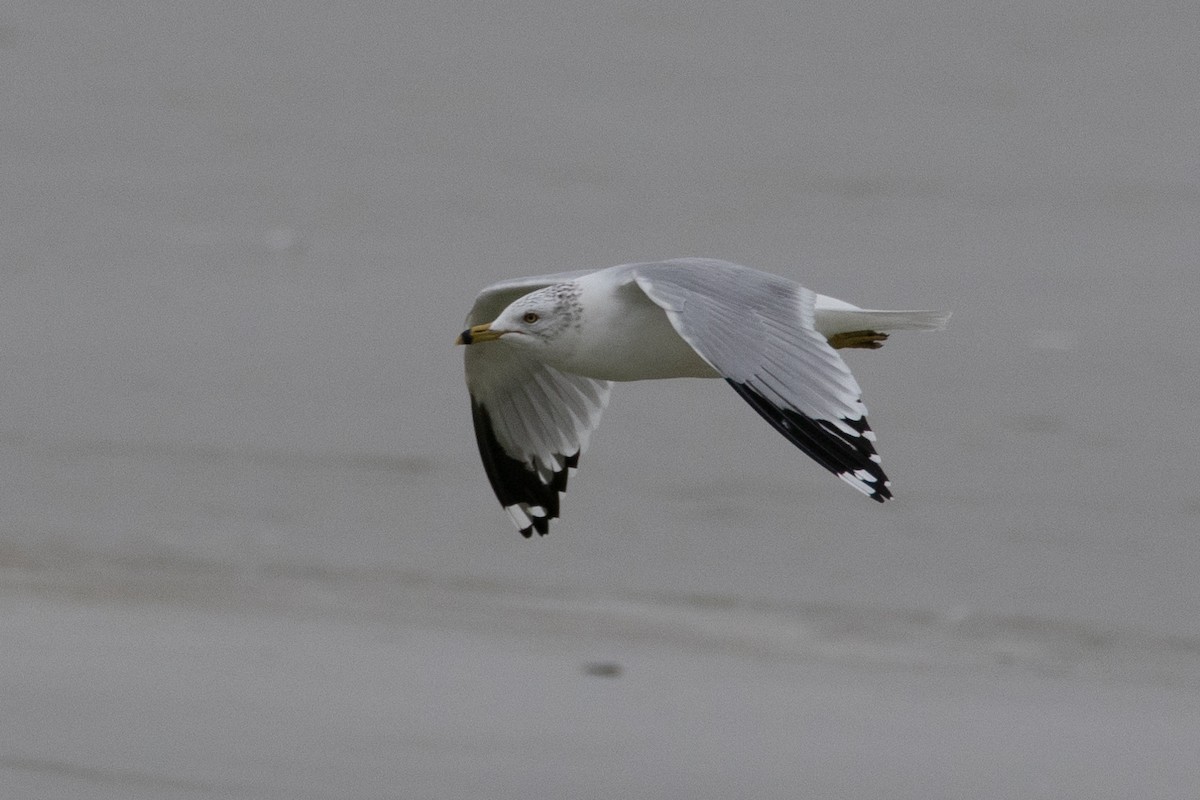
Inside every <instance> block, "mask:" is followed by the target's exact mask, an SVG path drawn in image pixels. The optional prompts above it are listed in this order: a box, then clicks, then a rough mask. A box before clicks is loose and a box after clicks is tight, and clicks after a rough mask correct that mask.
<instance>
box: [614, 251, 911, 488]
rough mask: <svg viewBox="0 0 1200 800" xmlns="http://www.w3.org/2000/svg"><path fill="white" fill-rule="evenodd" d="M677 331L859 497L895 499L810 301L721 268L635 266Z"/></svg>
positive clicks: (772, 281)
mask: <svg viewBox="0 0 1200 800" xmlns="http://www.w3.org/2000/svg"><path fill="white" fill-rule="evenodd" d="M633 276H634V280H635V281H636V282H637V285H638V286H639V287H640V288H641V289H642V291H643V292H645V293H646V296H647V297H649V298H650V299H651V300H652V301H653V302H654V303H655V304H657V305H658V306H659V307H661V308H662V309H663V310H664V311H665V312H666V314H667V317H668V319H670V321H671V324H672V325H673V326H674V328H675V330H676V331H677V332H678V333H679V335H680V336H681V337H683V339H684V341H686V342H687V343H688V344H690V345H691V346H692V347H693V348H694V349H695V350H696V352H697V353H699V354H700V355H701V356H702V357H703V358H704V359H705V360H706V361H708V363H709V364H711V365H712V367H713V369H715V370H717V371H718V372H719V373H721V375H722V376H723V377H724V378H725V380H726V381H728V383H729V384H730V385H731V386H732V387H733V388H734V390H735V391H737V393H738V394H739V395H741V397H742V398H743V399H744V400H745V401H746V402H747V403H749V404H750V406H751V407H752V408H753V409H754V410H755V411H757V412H758V413H759V414H760V415H761V416H762V417H763V418H764V419H766V420H767V422H769V423H771V425H772V427H774V428H775V430H777V431H779V432H780V433H781V434H783V435H784V437H786V438H787V440H788V441H790V442H791V443H792V444H794V445H796V446H797V447H799V448H800V449H801V450H803V451H804V452H805V453H807V454H808V455H809V456H811V457H812V458H813V459H814V460H816V462H817V463H818V464H820V465H821V466H823V467H825V468H826V469H828V470H830V471H831V472H833V473H834V474H836V475H837V476H838V477H839V478H841V479H842V480H844V481H846V482H847V483H849V484H850V485H851V486H853V487H854V488H855V489H858V490H859V491H860V492H862V493H863V494H866V495H868V496H869V497H871V498H872V499H874V500H878V501H880V502H883V501H884V500H886V499H888V498H889V497H891V496H892V493H891V489H890V488H889V482H888V479H887V476H886V475H885V474H884V472H883V469H882V467H881V466H880V459H879V456H878V454H877V453H876V452H875V434H874V433H873V432H872V431H871V428H870V426H869V425H868V424H867V417H866V414H867V409H866V406H864V405H863V402H862V390H861V389H859V386H858V382H857V381H856V380H854V376H853V375H852V374H850V368H849V367H847V366H846V363H845V362H844V361H843V360H842V358H841V356H840V355H838V353H837V351H836V350H834V349H833V348H832V347H830V345H829V343H828V342H827V341H826V339H825V337H824V336H823V335H821V334H820V333H818V332H817V331H816V330H815V329H814V327H813V313H814V303H815V299H816V294H815V293H814V292H812V291H810V290H808V289H805V288H804V287H802V286H799V285H797V284H795V283H793V282H792V281H789V280H786V279H784V278H780V277H778V276H776V275H770V274H768V273H764V272H758V271H757V270H751V269H750V268H748V267H742V266H738V265H735V264H729V263H727V262H721V261H708V260H700V259H681V260H679V261H673V262H661V263H658V264H644V265H638V266H637V267H635V268H634V270H633Z"/></svg>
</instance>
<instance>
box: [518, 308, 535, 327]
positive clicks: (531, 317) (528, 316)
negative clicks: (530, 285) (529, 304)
mask: <svg viewBox="0 0 1200 800" xmlns="http://www.w3.org/2000/svg"><path fill="white" fill-rule="evenodd" d="M521 319H523V320H525V324H526V325H532V324H533V323H535V322H537V321H538V315H537V314H535V313H534V312H532V311H526V312H525V316H523V317H521Z"/></svg>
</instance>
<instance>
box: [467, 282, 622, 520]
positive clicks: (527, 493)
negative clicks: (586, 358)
mask: <svg viewBox="0 0 1200 800" xmlns="http://www.w3.org/2000/svg"><path fill="white" fill-rule="evenodd" d="M585 274H587V273H586V272H567V273H559V274H556V275H543V276H540V277H536V278H518V279H516V280H510V281H504V282H502V283H497V284H495V285H493V286H489V287H488V288H487V289H484V290H483V291H482V292H481V293H480V294H479V296H478V297H477V298H476V299H475V305H474V306H473V307H472V308H471V312H470V314H468V315H467V326H468V327H469V326H471V325H478V324H481V323H484V322H489V321H491V320H492V319H494V318H495V317H496V315H497V314H499V313H500V312H501V311H502V310H504V308H505V307H507V306H508V305H509V304H510V303H512V302H513V301H514V300H516V299H517V298H518V297H521V296H523V295H525V294H528V293H529V292H532V291H536V290H537V289H541V288H543V287H545V286H551V285H553V284H555V283H561V282H563V281H569V280H573V279H574V278H577V277H579V276H580V275H585ZM464 351H465V352H464V360H465V365H466V375H467V388H468V390H469V391H470V394H471V418H472V420H473V422H474V424H475V440H476V442H477V443H478V445H479V455H480V458H482V460H483V467H484V470H485V471H486V472H487V476H488V481H490V482H491V485H492V490H493V491H494V492H495V493H496V498H497V499H498V500H499V501H500V504H501V505H502V506H504V510H505V511H507V512H508V514H509V516H510V517H511V518H512V520H513V523H514V524H515V525H516V526H517V529H518V530H519V531H520V532H521V535H523V536H525V537H529V536H532V535H533V532H534V531H537V532H538V534H540V535H542V536H544V535H546V533H548V532H549V527H550V520H552V519H555V518H556V517H558V512H559V496H560V494H561V493H562V492H565V491H566V488H567V477H568V475H569V470H571V469H573V468H575V467H576V465H577V464H578V463H579V455H580V453H581V452H583V450H584V449H585V448H586V447H587V442H588V438H589V437H590V435H591V432H592V431H593V430H595V428H596V426H597V425H599V424H600V415H601V413H602V412H603V410H604V406H605V404H606V403H607V402H608V394H609V387H610V384H609V383H608V381H597V380H592V379H590V378H583V377H580V376H578V375H568V374H566V373H563V372H560V371H558V370H556V369H554V368H553V367H549V366H547V365H545V364H543V363H541V362H539V361H537V360H535V359H532V358H529V357H527V356H526V355H525V354H524V353H522V352H520V351H518V350H517V349H516V348H511V347H506V346H504V345H502V344H500V343H499V342H484V343H481V344H476V345H472V346H470V347H467V348H464Z"/></svg>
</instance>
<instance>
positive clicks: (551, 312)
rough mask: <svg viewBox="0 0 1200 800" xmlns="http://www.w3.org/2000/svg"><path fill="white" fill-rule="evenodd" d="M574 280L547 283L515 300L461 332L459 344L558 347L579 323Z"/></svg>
mask: <svg viewBox="0 0 1200 800" xmlns="http://www.w3.org/2000/svg"><path fill="white" fill-rule="evenodd" d="M578 296H579V293H578V290H577V289H576V287H575V286H574V284H570V283H562V284H555V285H554V286H547V287H546V288H544V289H539V290H537V291H536V292H530V293H529V294H527V295H525V296H524V297H520V298H518V299H517V300H515V301H513V303H512V304H510V305H509V306H508V308H506V309H504V310H503V311H501V312H500V314H499V316H497V317H496V318H495V319H494V320H492V321H491V322H487V323H484V324H482V325H475V326H473V327H470V328H468V329H467V330H465V331H463V332H462V333H461V334H459V336H458V339H456V340H455V342H454V343H455V344H470V345H474V344H480V343H482V342H493V341H502V342H503V343H504V344H506V345H514V346H517V347H526V348H532V349H539V350H543V351H550V350H558V349H562V348H563V347H564V346H566V345H567V344H568V342H569V340H570V339H571V336H570V334H571V332H572V331H574V330H577V329H578V327H579V317H580V307H579V300H578Z"/></svg>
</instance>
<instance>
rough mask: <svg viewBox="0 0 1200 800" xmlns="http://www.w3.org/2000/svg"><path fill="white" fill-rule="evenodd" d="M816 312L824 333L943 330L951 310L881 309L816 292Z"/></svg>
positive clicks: (816, 324) (816, 322) (816, 317)
mask: <svg viewBox="0 0 1200 800" xmlns="http://www.w3.org/2000/svg"><path fill="white" fill-rule="evenodd" d="M813 312H814V313H813V317H814V318H813V327H815V328H816V329H817V330H818V331H820V332H821V333H822V334H824V335H825V336H833V335H834V334H838V333H848V332H850V331H880V332H883V331H940V330H941V329H942V328H945V327H946V322H947V321H948V320H949V319H950V312H948V311H881V310H878V309H871V308H859V307H858V306H852V305H850V304H849V303H846V302H844V301H842V300H838V299H836V298H833V297H827V296H825V295H817V301H816V304H815V307H814V309H813Z"/></svg>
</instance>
